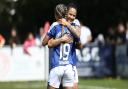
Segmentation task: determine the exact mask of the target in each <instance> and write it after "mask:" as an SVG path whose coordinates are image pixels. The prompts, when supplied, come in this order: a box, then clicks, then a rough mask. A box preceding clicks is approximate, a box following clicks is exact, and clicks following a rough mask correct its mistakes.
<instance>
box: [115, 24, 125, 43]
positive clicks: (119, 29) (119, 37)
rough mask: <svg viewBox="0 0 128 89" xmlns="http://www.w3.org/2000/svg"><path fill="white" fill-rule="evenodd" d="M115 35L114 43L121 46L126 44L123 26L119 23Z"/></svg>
mask: <svg viewBox="0 0 128 89" xmlns="http://www.w3.org/2000/svg"><path fill="white" fill-rule="evenodd" d="M116 31H117V33H116V34H117V35H116V43H117V44H123V43H125V42H126V29H125V26H124V24H123V23H122V22H121V23H119V24H118V25H117V29H116Z"/></svg>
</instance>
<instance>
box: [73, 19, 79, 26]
mask: <svg viewBox="0 0 128 89" xmlns="http://www.w3.org/2000/svg"><path fill="white" fill-rule="evenodd" d="M72 23H74V24H75V25H77V26H80V21H79V20H78V19H74V20H73V22H72Z"/></svg>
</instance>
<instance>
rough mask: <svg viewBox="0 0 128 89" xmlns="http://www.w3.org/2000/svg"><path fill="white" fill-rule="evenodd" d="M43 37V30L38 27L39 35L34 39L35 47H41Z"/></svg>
mask: <svg viewBox="0 0 128 89" xmlns="http://www.w3.org/2000/svg"><path fill="white" fill-rule="evenodd" d="M44 36H45V33H44V29H43V27H40V29H39V33H38V34H37V35H36V37H35V42H36V45H37V46H42V40H43V37H44Z"/></svg>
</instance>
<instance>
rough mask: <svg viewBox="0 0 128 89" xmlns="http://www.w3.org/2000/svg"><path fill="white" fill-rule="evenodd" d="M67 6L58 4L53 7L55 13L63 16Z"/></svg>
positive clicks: (60, 16)
mask: <svg viewBox="0 0 128 89" xmlns="http://www.w3.org/2000/svg"><path fill="white" fill-rule="evenodd" d="M66 13H67V7H66V6H65V5H64V4H58V5H57V6H56V8H55V15H56V16H57V17H58V18H59V19H60V18H65V15H66Z"/></svg>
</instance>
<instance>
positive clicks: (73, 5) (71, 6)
mask: <svg viewBox="0 0 128 89" xmlns="http://www.w3.org/2000/svg"><path fill="white" fill-rule="evenodd" d="M70 8H75V9H76V11H77V6H76V5H75V4H74V3H69V4H68V5H67V10H69V9H70Z"/></svg>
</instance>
